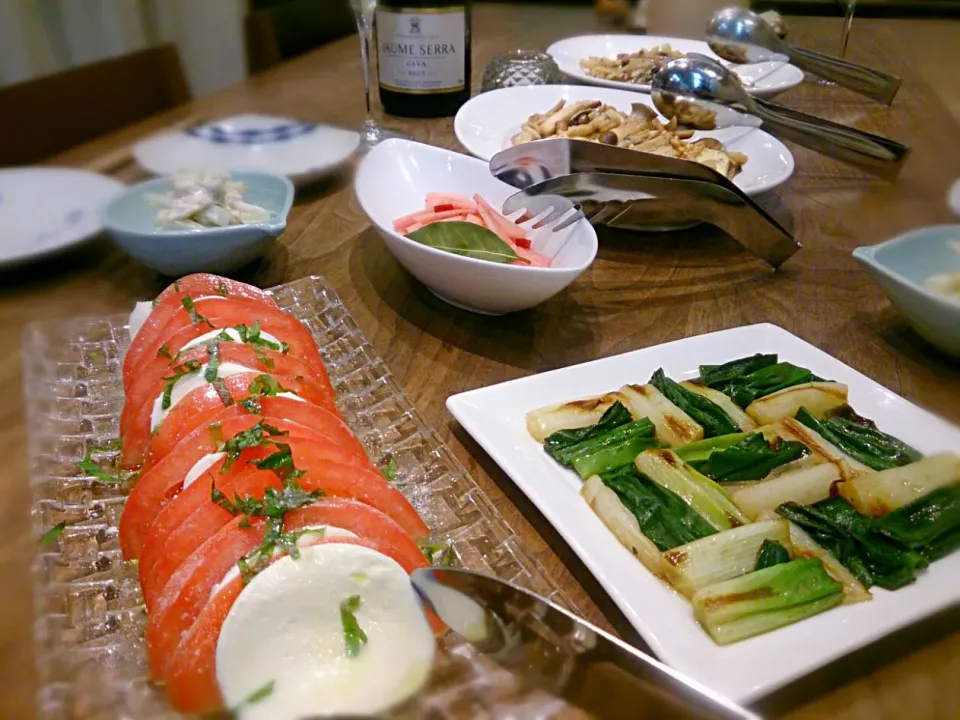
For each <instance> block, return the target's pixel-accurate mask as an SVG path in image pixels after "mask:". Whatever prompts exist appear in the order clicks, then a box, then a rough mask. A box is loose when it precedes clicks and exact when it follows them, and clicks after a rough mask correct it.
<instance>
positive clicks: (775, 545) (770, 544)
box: [753, 540, 790, 570]
mask: <svg viewBox="0 0 960 720" xmlns="http://www.w3.org/2000/svg"><path fill="white" fill-rule="evenodd" d="M788 562H790V552H789V551H788V550H787V549H786V548H785V547H784V546H783V545H781V544H780V543H779V542H777V541H776V540H764V541H763V545H761V546H760V550H759V551H758V552H757V562H756V565H755V566H754V568H753V569H754V570H763V569H765V568H768V567H773V566H774V565H780V564H781V563H788Z"/></svg>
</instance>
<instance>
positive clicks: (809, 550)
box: [790, 523, 873, 604]
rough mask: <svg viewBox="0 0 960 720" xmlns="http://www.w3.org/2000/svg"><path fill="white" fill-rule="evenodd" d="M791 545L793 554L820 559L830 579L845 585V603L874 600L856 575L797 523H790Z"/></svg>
mask: <svg viewBox="0 0 960 720" xmlns="http://www.w3.org/2000/svg"><path fill="white" fill-rule="evenodd" d="M790 544H791V545H793V552H794V554H795V555H797V556H798V557H815V558H820V561H821V562H823V566H824V567H825V568H826V569H827V572H828V573H830V577H832V578H833V579H834V580H836V581H837V582H839V583H842V584H843V602H844V603H846V604H852V603H858V602H864V601H866V600H872V599H873V595H871V594H870V591H869V590H867V589H866V588H865V587H864V586H863V583H862V582H860V581H859V580H858V579H857V577H856V575H854V574H853V573H852V572H850V571H849V570H848V569H847V568H846V567H844V565H843V563H841V562H840V561H839V560H837V558H836V557H835V556H834V555H833V553H832V552H830V551H829V550H827V549H826V548H825V547H823V546H822V545H820V544H818V543H817V542H816V541H815V540H814V539H813V538H812V537H810V535H809V534H807V531H806V530H804V529H803V528H801V527H800V526H799V525H796V524H795V523H790Z"/></svg>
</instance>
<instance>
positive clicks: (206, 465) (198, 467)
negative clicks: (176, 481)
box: [183, 452, 227, 490]
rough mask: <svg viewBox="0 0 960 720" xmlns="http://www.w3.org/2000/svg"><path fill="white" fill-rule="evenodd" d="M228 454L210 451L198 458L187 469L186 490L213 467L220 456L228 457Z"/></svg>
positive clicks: (184, 477) (185, 477)
mask: <svg viewBox="0 0 960 720" xmlns="http://www.w3.org/2000/svg"><path fill="white" fill-rule="evenodd" d="M226 455H227V454H226V453H222V452H216V453H210V454H209V455H204V456H203V457H202V458H200V459H199V460H197V461H196V462H195V463H194V464H193V467H192V468H190V470H188V471H187V474H186V475H184V476H183V489H184V490H186V489H187V488H188V487H190V486H191V485H193V483H194V481H196V479H197V478H198V477H200V476H201V475H203V474H204V473H205V472H206V471H207V470H209V469H210V468H211V467H213V466H214V465H215V464H216V463H217V461H218V460H219V459H220V458H222V457H226Z"/></svg>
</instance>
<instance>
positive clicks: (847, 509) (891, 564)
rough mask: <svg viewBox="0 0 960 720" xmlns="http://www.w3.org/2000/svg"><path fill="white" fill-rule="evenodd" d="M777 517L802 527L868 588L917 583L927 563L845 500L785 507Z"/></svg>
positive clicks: (788, 504) (838, 498) (778, 510)
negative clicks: (881, 532) (878, 529)
mask: <svg viewBox="0 0 960 720" xmlns="http://www.w3.org/2000/svg"><path fill="white" fill-rule="evenodd" d="M777 514H778V515H780V516H781V517H785V518H787V520H789V521H790V522H792V523H795V524H797V525H799V526H800V527H801V528H803V529H804V530H806V531H807V533H808V534H809V535H810V536H811V537H812V538H813V539H814V540H815V541H816V542H817V543H818V544H820V545H822V546H823V547H825V548H827V549H828V550H829V551H830V552H831V553H833V555H834V557H836V558H837V559H838V560H839V561H840V562H841V563H843V565H844V567H846V568H847V569H848V570H849V571H850V572H851V573H853V574H854V575H855V576H856V577H857V579H858V580H860V582H862V583H863V585H864V586H865V587H870V586H871V585H879V586H880V587H882V588H886V589H887V590H896V589H897V588H899V587H903V586H904V585H908V584H910V583H912V582H913V581H914V580H915V579H916V575H917V573H918V572H919V571H920V570H922V569H924V568H925V567H926V566H927V564H928V561H927V560H926V558H924V557H923V555H921V554H920V553H918V552H916V551H914V550H910V549H909V548H906V547H904V546H902V545H901V544H900V543H899V542H896V541H894V540H891V539H890V538H888V537H885V536H884V535H882V534H880V533H879V532H877V531H876V530H875V529H874V527H873V522H872V521H871V519H870V518H868V517H864V516H863V515H860V514H859V513H858V512H857V511H856V510H854V508H853V507H852V506H851V505H850V504H849V503H848V502H847V501H846V500H844V499H843V498H840V497H834V498H830V499H828V500H821V501H820V502H818V503H814V504H813V505H810V506H809V507H804V506H802V505H798V504H797V503H792V502H789V503H784V504H783V505H781V506H780V507H778V508H777Z"/></svg>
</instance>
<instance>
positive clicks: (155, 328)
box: [123, 273, 277, 377]
mask: <svg viewBox="0 0 960 720" xmlns="http://www.w3.org/2000/svg"><path fill="white" fill-rule="evenodd" d="M206 296H209V297H225V298H226V297H232V298H247V299H249V300H255V301H257V302H260V303H262V304H265V305H269V306H270V307H274V308H275V307H277V303H276V302H275V301H274V299H273V296H272V295H270V293H268V292H266V291H264V290H261V289H260V288H257V287H254V286H253V285H247V284H246V283H242V282H238V281H237V280H230V279H229V278H223V277H219V276H217V275H210V274H208V273H198V274H195V275H187V276H186V277H182V278H180V279H179V280H177V281H176V282H174V283H173V284H171V285H169V286H167V288H166V289H165V290H164V291H163V292H162V293H160V294H159V295H158V296H157V299H156V300H154V306H153V310H152V311H151V312H150V315H149V317H148V318H147V320H146V322H144V324H143V327H142V328H140V332H138V333H137V336H136V337H135V338H134V339H133V341H132V342H131V343H130V348H129V349H128V350H127V355H126V357H125V358H124V360H123V374H124V377H126V376H127V374H128V372H127V371H128V369H132V368H134V367H136V365H137V364H138V363H139V362H140V358H141V357H142V356H143V353H144V352H145V351H146V348H147V347H148V346H150V345H152V344H153V341H154V340H156V338H157V337H159V335H160V333H161V331H162V330H163V328H164V326H165V325H166V324H167V322H168V321H169V320H170V318H171V317H173V315H174V314H175V313H176V312H177V311H178V310H182V309H183V304H182V300H183V298H184V297H191V298H193V299H197V298H201V297H206ZM157 349H159V347H158V348H157Z"/></svg>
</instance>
